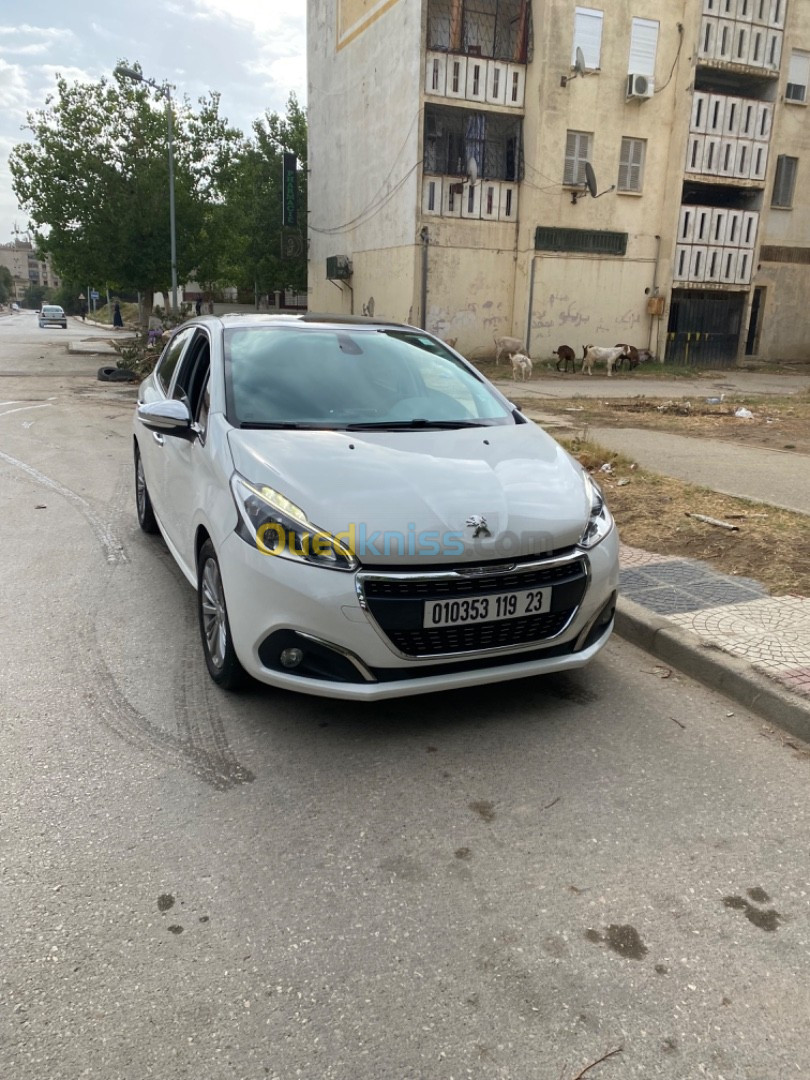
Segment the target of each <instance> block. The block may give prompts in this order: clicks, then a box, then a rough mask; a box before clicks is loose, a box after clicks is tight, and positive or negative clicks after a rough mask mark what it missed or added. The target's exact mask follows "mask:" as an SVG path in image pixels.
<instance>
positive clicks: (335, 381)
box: [225, 326, 515, 430]
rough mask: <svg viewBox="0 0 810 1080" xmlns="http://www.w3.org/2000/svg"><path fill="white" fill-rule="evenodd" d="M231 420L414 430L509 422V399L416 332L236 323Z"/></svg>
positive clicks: (229, 369)
mask: <svg viewBox="0 0 810 1080" xmlns="http://www.w3.org/2000/svg"><path fill="white" fill-rule="evenodd" d="M225 380H226V382H225V386H226V400H227V409H228V419H229V421H230V422H231V423H232V424H234V426H237V427H303V428H305V427H317V428H334V429H349V430H373V429H374V428H379V429H381V430H385V429H388V430H392V429H393V430H396V429H400V428H401V429H405V430H407V429H418V428H424V427H451V428H457V427H466V426H476V427H477V426H481V425H491V424H512V423H514V422H515V421H514V418H513V416H512V412H511V410H510V408H509V406H508V405H507V404H506V403H505V402H503V401H501V400H500V398H498V397H497V396H496V395H495V394H494V393H493V392H492V390H491V389H490V388H489V387H488V386H487V384H486V383H485V382H484V381H483V380H482V379H481V378H480V377H479V376H478V375H477V374H476V373H475V372H473V371H471V370H470V369H469V368H468V367H467V366H466V365H465V364H464V363H463V362H462V361H460V360H459V359H458V358H457V357H455V356H454V355H453V354H452V353H451V352H449V351H448V350H447V349H445V348H444V347H443V346H442V345H441V343H440V342H438V341H436V340H435V339H433V338H431V337H429V336H428V335H427V334H422V333H420V332H419V331H418V330H400V329H385V328H374V329H370V328H367V327H363V328H358V327H355V326H351V327H346V328H334V329H327V328H312V329H309V328H306V329H304V328H303V327H300V328H299V327H295V328H292V327H290V328H287V327H245V328H242V327H239V328H234V329H227V330H226V331H225Z"/></svg>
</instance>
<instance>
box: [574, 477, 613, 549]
mask: <svg viewBox="0 0 810 1080" xmlns="http://www.w3.org/2000/svg"><path fill="white" fill-rule="evenodd" d="M582 477H583V480H584V481H585V494H586V496H587V497H588V499H589V500H590V504H591V508H590V513H589V514H588V525H587V527H586V529H585V532H584V533H583V534H582V536H581V537H580V538H579V543H578V546H579V547H581V548H585V550H586V551H587V550H589V549H590V548H593V547H596V545H597V544H599V543H601V541H602V540H604V539H605V537H606V536H607V535H608V533H609V532H610V530H611V529H612V528H613V515H612V514H611V512H610V511H609V510H608V508H607V503H606V502H605V497H604V495H603V494H602V492H601V490H600V489H599V485H598V484H596V483H594V481H593V480H592V479H591V478H590V476H588V474H587V473H586V472H583V474H582Z"/></svg>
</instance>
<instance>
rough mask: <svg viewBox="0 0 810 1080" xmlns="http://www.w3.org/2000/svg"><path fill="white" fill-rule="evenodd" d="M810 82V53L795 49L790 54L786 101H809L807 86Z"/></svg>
mask: <svg viewBox="0 0 810 1080" xmlns="http://www.w3.org/2000/svg"><path fill="white" fill-rule="evenodd" d="M808 82H810V53H806V52H800V51H799V50H798V49H794V50H793V52H792V53H791V54H790V64H789V65H788V77H787V85H786V86H785V101H800V102H803V101H807V84H808Z"/></svg>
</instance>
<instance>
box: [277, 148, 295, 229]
mask: <svg viewBox="0 0 810 1080" xmlns="http://www.w3.org/2000/svg"><path fill="white" fill-rule="evenodd" d="M297 169H298V158H296V156H295V154H285V155H284V171H283V174H282V195H283V198H282V204H281V223H282V225H297V224H298V173H297Z"/></svg>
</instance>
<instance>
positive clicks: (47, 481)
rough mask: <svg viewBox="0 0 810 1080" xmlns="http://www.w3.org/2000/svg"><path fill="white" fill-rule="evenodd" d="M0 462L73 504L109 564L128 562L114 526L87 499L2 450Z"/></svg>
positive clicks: (0, 451)
mask: <svg viewBox="0 0 810 1080" xmlns="http://www.w3.org/2000/svg"><path fill="white" fill-rule="evenodd" d="M0 461H5V463H6V464H7V465H11V466H12V468H15V469H19V470H21V471H22V472H24V473H25V474H26V475H27V476H29V477H30V478H31V479H32V480H34V481H35V482H36V483H37V484H40V485H42V487H46V488H48V489H49V490H50V491H55V492H56V494H57V495H61V496H62V498H63V499H66V500H67V501H68V502H70V503H73V505H74V506H75V507H76V508H77V509H78V511H79V513H80V514H81V515H82V517H83V518H84V519H85V521H86V522H87V523H88V525H89V526H90V528H91V529H92V531H93V535H94V536H95V538H96V540H98V542H99V543H100V544H101V546H102V548H103V549H104V554H105V556H106V559H107V562H108V563H110V564H115V563H125V562H127V556H126V552H125V551H124V545H123V544H122V543H121V541H120V540H119V539H118V537H117V536H116V535H115V533H114V532H113V529H112V526H111V525H110V524H109V522H106V521H104V520H103V518H102V517H101V516H100V515H99V514H97V513H96V511H95V510H94V509H93V507H92V506H91V505H90V503H89V502H88V501H87V499H84V498H82V496H81V495H78V494H77V493H76V492H75V491H71V489H70V488H68V487H65V485H64V484H60V483H59V481H58V480H52V479H51V478H50V477H49V476H46V475H45V473H43V472H40V471H39V469H35V468H34V466H33V465H28V464H27V463H26V462H24V461H20V460H19V458H15V457H12V456H11V455H10V454H6V453H4V452H3V451H2V450H0Z"/></svg>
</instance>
